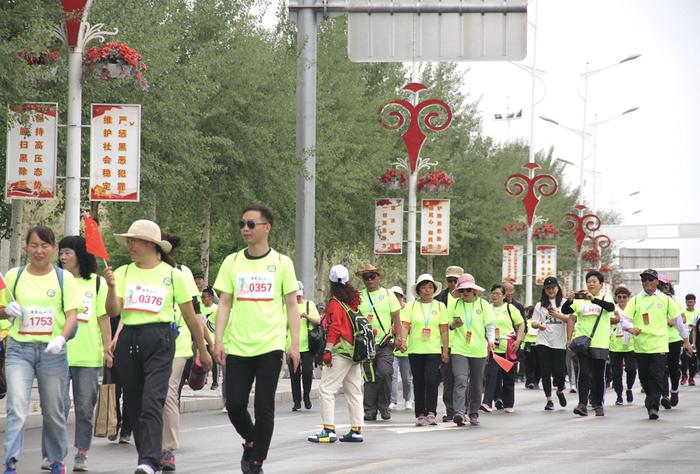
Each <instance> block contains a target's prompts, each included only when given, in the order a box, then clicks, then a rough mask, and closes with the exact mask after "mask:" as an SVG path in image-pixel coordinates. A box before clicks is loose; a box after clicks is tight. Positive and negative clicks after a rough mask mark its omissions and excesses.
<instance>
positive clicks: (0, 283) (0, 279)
mask: <svg viewBox="0 0 700 474" xmlns="http://www.w3.org/2000/svg"><path fill="white" fill-rule="evenodd" d="M5 288H7V283H6V282H5V277H4V276H2V273H0V290H4V289H5Z"/></svg>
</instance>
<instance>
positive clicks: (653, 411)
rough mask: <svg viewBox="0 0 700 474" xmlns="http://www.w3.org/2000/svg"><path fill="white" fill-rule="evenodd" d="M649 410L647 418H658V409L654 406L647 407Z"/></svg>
mask: <svg viewBox="0 0 700 474" xmlns="http://www.w3.org/2000/svg"><path fill="white" fill-rule="evenodd" d="M647 411H648V412H649V419H650V420H658V419H659V410H657V409H656V408H649V410H647Z"/></svg>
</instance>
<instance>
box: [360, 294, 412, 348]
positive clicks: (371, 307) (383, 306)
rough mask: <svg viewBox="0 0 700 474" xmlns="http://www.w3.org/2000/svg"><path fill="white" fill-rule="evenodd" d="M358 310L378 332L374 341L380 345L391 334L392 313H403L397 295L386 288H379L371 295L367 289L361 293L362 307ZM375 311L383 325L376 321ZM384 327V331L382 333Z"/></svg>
mask: <svg viewBox="0 0 700 474" xmlns="http://www.w3.org/2000/svg"><path fill="white" fill-rule="evenodd" d="M358 308H359V310H360V312H361V313H362V314H364V315H365V317H366V318H367V320H368V321H369V322H370V324H371V325H372V329H375V330H376V331H377V334H376V335H375V337H374V339H375V341H376V343H377V344H379V343H380V342H382V339H384V336H386V335H387V334H389V333H391V324H392V320H391V313H393V312H394V311H401V303H399V300H398V299H397V298H396V295H395V294H394V293H392V292H391V291H389V290H387V289H386V288H379V289H378V290H377V291H373V292H371V293H369V292H368V291H367V288H365V289H364V290H362V291H361V292H360V305H359V307H358ZM375 311H376V312H377V315H379V321H381V324H380V323H379V322H377V321H375V319H376V316H375V314H374V312H375ZM382 327H383V328H384V331H382ZM385 331H386V332H385Z"/></svg>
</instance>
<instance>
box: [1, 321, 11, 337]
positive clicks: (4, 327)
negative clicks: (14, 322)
mask: <svg viewBox="0 0 700 474" xmlns="http://www.w3.org/2000/svg"><path fill="white" fill-rule="evenodd" d="M10 326H11V324H10V321H8V320H7V319H0V340H2V339H5V338H6V337H7V334H8V333H9V332H10Z"/></svg>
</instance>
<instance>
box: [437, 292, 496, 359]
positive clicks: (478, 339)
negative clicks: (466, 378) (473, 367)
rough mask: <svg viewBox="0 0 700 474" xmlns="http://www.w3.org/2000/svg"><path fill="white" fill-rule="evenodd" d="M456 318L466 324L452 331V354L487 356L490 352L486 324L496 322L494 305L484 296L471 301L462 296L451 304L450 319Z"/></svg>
mask: <svg viewBox="0 0 700 474" xmlns="http://www.w3.org/2000/svg"><path fill="white" fill-rule="evenodd" d="M454 318H460V319H461V320H462V322H463V323H464V324H463V325H462V326H461V327H458V328H456V329H454V330H452V331H450V348H451V351H452V354H459V355H462V356H464V357H486V354H487V353H488V341H487V340H486V326H488V325H489V324H493V323H495V318H494V315H493V307H492V306H491V305H490V304H489V303H488V302H487V301H486V300H484V299H483V298H478V300H475V301H473V302H471V303H467V302H466V301H464V300H463V299H461V298H460V299H458V300H456V301H455V304H454V305H453V306H451V310H450V313H449V316H448V321H449V320H453V319H454ZM469 332H471V335H469Z"/></svg>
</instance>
